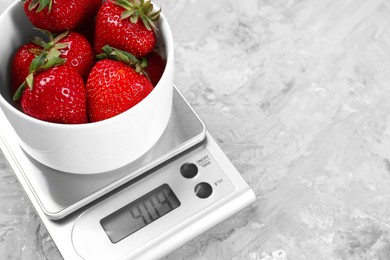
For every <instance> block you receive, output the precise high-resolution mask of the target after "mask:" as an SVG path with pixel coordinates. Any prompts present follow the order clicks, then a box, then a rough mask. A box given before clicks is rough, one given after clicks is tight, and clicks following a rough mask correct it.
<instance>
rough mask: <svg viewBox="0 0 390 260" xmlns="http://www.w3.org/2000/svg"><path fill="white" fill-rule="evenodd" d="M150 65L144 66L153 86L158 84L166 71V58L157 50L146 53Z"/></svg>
mask: <svg viewBox="0 0 390 260" xmlns="http://www.w3.org/2000/svg"><path fill="white" fill-rule="evenodd" d="M145 58H146V60H147V61H148V66H147V67H146V68H144V71H145V72H146V75H147V76H148V78H149V79H150V81H151V82H152V84H153V86H156V85H157V83H158V82H159V81H160V78H161V76H162V74H163V73H164V69H165V65H166V63H167V62H166V60H164V59H163V58H162V57H161V56H160V55H159V54H158V53H157V52H155V51H152V52H151V53H149V54H148V55H146V57H145Z"/></svg>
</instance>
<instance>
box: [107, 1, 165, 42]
mask: <svg viewBox="0 0 390 260" xmlns="http://www.w3.org/2000/svg"><path fill="white" fill-rule="evenodd" d="M114 4H116V5H118V6H120V7H122V8H124V9H125V11H123V13H122V15H121V19H130V21H131V22H132V23H137V22H138V20H139V19H141V20H142V23H143V24H144V26H145V27H146V29H147V30H149V31H151V30H153V32H154V33H155V34H156V33H157V30H158V29H157V26H156V24H155V22H157V21H158V19H159V18H160V13H161V8H160V10H158V11H156V12H154V11H153V4H152V2H151V1H150V0H146V1H144V0H139V1H137V0H116V1H115V2H114Z"/></svg>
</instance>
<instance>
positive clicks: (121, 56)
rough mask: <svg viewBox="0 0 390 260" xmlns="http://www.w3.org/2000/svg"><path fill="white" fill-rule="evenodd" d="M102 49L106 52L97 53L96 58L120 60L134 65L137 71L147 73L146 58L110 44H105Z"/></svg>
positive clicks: (131, 65)
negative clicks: (145, 69) (139, 57)
mask: <svg viewBox="0 0 390 260" xmlns="http://www.w3.org/2000/svg"><path fill="white" fill-rule="evenodd" d="M102 50H103V52H104V53H101V54H98V55H96V58H98V59H111V60H116V61H120V62H123V63H125V64H127V65H129V66H130V67H132V68H133V69H134V70H135V71H136V72H138V73H140V74H145V72H144V68H146V67H147V66H148V61H147V60H146V58H141V59H137V57H135V56H134V55H132V54H131V53H129V52H126V51H122V50H119V49H117V48H114V47H111V46H109V45H105V46H104V47H103V48H102Z"/></svg>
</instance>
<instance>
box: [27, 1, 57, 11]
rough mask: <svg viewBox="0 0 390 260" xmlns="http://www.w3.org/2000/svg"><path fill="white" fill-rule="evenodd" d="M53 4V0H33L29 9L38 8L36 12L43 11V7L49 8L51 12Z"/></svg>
mask: <svg viewBox="0 0 390 260" xmlns="http://www.w3.org/2000/svg"><path fill="white" fill-rule="evenodd" d="M26 1H27V0H23V2H26ZM52 6H53V1H52V0H32V1H31V2H30V4H29V5H28V10H29V11H32V10H33V9H35V8H37V10H36V11H35V12H36V13H39V12H41V11H42V10H43V9H45V8H48V12H49V13H50V12H51V8H52Z"/></svg>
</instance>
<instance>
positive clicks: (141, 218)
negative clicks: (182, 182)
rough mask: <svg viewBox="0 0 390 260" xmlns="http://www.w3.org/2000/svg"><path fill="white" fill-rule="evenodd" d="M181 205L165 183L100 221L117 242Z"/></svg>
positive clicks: (111, 237)
mask: <svg viewBox="0 0 390 260" xmlns="http://www.w3.org/2000/svg"><path fill="white" fill-rule="evenodd" d="M179 206H180V201H179V199H178V198H177V196H176V195H175V193H174V192H173V191H172V189H171V188H170V187H169V185H168V184H163V185H161V186H159V187H158V188H156V189H154V190H152V191H151V192H149V193H147V194H145V195H143V196H142V197H140V198H138V199H137V200H135V201H133V202H131V203H129V204H127V205H126V206H124V207H123V208H121V209H119V210H117V211H115V212H114V213H112V214H110V215H108V216H107V217H105V218H103V219H102V220H101V221H100V224H101V226H102V227H103V229H104V231H105V232H106V233H107V235H108V237H109V238H110V240H111V242H112V243H117V242H119V241H120V240H122V239H124V238H125V237H127V236H130V235H131V234H133V233H134V232H136V231H137V230H140V229H141V228H143V227H145V226H147V225H149V224H150V223H152V222H153V221H155V220H157V219H159V218H161V217H162V216H164V215H165V214H167V213H169V212H171V211H172V210H174V209H176V208H177V207H179Z"/></svg>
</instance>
